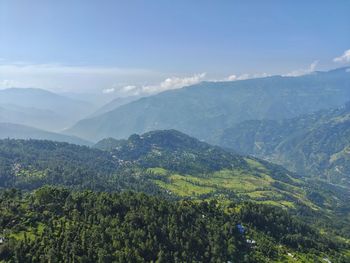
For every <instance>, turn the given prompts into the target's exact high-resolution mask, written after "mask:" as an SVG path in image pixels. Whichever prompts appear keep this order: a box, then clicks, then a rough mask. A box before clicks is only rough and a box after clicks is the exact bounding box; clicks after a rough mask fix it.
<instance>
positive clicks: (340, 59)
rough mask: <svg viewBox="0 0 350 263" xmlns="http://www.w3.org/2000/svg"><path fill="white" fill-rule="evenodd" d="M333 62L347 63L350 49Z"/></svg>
mask: <svg viewBox="0 0 350 263" xmlns="http://www.w3.org/2000/svg"><path fill="white" fill-rule="evenodd" d="M333 61H334V62H338V63H348V62H350V49H348V50H346V51H345V52H344V53H343V55H341V56H339V57H336V58H334V59H333Z"/></svg>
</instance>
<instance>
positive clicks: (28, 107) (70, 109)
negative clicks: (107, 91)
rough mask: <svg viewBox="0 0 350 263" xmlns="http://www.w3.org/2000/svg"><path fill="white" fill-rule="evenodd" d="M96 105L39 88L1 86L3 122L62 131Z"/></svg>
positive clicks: (0, 99)
mask: <svg viewBox="0 0 350 263" xmlns="http://www.w3.org/2000/svg"><path fill="white" fill-rule="evenodd" d="M92 110H93V109H92V106H91V105H90V104H89V103H87V102H84V101H79V100H74V99H71V98H68V97H65V96H62V95H58V94H56V93H53V92H50V91H47V90H43V89H37V88H9V89H3V90H0V122H11V123H17V124H23V125H28V126H35V127H36V128H40V129H45V130H50V131H58V130H62V129H64V128H66V127H68V126H70V125H72V124H73V123H74V122H76V121H77V120H79V119H81V118H83V117H85V116H87V115H88V114H89V113H90V112H91V111H92Z"/></svg>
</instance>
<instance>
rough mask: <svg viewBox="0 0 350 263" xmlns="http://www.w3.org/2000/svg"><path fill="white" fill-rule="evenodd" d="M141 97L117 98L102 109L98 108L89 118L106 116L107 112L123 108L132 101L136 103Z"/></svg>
mask: <svg viewBox="0 0 350 263" xmlns="http://www.w3.org/2000/svg"><path fill="white" fill-rule="evenodd" d="M139 98H140V96H128V97H122V98H121V97H120V98H115V99H113V100H112V101H110V102H108V103H107V104H105V105H103V106H102V107H100V108H98V109H97V110H96V111H95V112H94V113H93V114H91V115H90V116H89V117H90V118H92V117H96V116H98V115H101V114H104V113H106V112H109V111H112V110H115V109H116V108H118V107H120V106H123V105H125V104H128V103H130V102H132V101H135V100H137V99H139Z"/></svg>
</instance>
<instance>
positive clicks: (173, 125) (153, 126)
mask: <svg viewBox="0 0 350 263" xmlns="http://www.w3.org/2000/svg"><path fill="white" fill-rule="evenodd" d="M349 86H350V74H349V72H347V69H346V68H342V69H337V70H332V71H328V72H314V73H313V74H309V75H304V76H299V77H281V76H273V77H267V78H259V79H249V80H241V81H232V82H202V83H200V84H197V85H194V86H189V87H185V88H182V89H178V90H172V91H167V92H163V93H160V94H158V95H154V96H150V97H146V98H141V99H139V100H137V101H134V102H131V103H128V104H126V105H123V106H120V107H118V108H117V109H115V110H113V111H110V112H107V113H105V114H102V115H99V116H97V117H94V118H90V119H85V120H81V121H79V122H78V123H77V124H76V125H74V126H73V127H72V128H71V129H68V130H67V131H66V132H67V133H68V134H72V135H76V136H79V137H81V138H85V139H88V140H91V141H97V140H100V139H103V138H107V137H114V138H118V139H120V138H127V137H128V136H129V135H130V134H133V133H144V132H147V131H151V130H159V129H176V130H179V131H182V132H185V133H187V134H189V135H191V136H195V137H196V138H200V139H204V140H206V141H209V142H212V141H213V137H214V138H215V136H216V135H218V134H220V132H221V131H222V130H223V129H225V128H230V127H232V126H233V124H236V123H239V122H242V121H245V120H256V119H258V120H260V119H275V120H278V119H284V118H292V117H295V116H298V115H300V114H306V113H311V112H314V111H317V110H320V109H325V108H329V107H337V106H340V105H341V104H343V103H345V102H346V101H347V100H349V99H350V89H349Z"/></svg>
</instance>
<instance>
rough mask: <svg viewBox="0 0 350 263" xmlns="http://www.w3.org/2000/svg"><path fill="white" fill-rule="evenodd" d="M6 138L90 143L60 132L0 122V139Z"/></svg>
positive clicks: (79, 143)
mask: <svg viewBox="0 0 350 263" xmlns="http://www.w3.org/2000/svg"><path fill="white" fill-rule="evenodd" d="M7 138H11V139H25V140H27V139H36V140H51V141H58V142H68V143H73V144H78V145H91V143H90V142H88V141H86V140H83V139H80V138H78V137H75V136H68V135H64V134H60V133H54V132H48V131H44V130H40V129H37V128H33V127H29V126H25V125H20V124H13V123H0V139H7Z"/></svg>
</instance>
